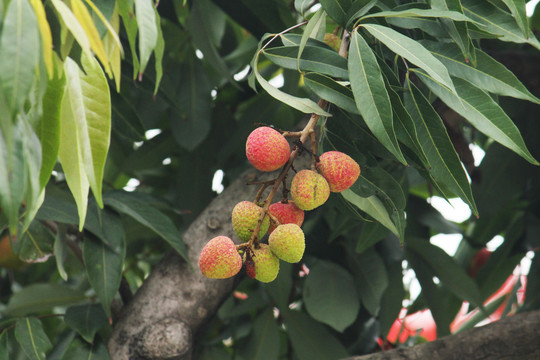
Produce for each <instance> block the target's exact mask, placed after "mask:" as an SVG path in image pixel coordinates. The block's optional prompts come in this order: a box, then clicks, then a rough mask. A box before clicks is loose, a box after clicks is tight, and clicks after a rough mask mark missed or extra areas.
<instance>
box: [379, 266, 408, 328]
mask: <svg viewBox="0 0 540 360" xmlns="http://www.w3.org/2000/svg"><path fill="white" fill-rule="evenodd" d="M404 297H405V289H404V288H403V269H402V267H401V261H395V262H393V263H392V264H391V265H390V267H389V268H388V286H387V287H386V290H385V291H384V293H383V295H382V298H381V301H380V306H381V310H380V312H379V326H380V333H381V334H388V331H390V328H391V327H392V324H393V323H394V321H395V320H396V319H397V318H398V316H399V312H400V311H401V308H402V306H403V304H402V301H403V299H404Z"/></svg>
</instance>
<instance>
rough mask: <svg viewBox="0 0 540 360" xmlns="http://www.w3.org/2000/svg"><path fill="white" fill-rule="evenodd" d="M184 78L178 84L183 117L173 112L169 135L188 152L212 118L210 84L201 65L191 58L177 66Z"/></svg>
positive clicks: (202, 134) (199, 140) (197, 142)
mask: <svg viewBox="0 0 540 360" xmlns="http://www.w3.org/2000/svg"><path fill="white" fill-rule="evenodd" d="M180 71H181V73H182V74H185V76H186V79H183V80H181V81H180V84H179V89H178V104H179V105H180V107H181V108H182V110H183V114H178V113H177V112H173V113H174V114H175V115H176V116H174V117H171V121H172V124H173V126H172V133H173V135H174V139H175V140H176V142H177V143H178V144H179V145H180V146H182V147H184V148H186V149H187V150H193V149H195V148H196V147H197V146H198V145H199V144H200V143H201V142H202V141H203V140H204V139H205V138H206V137H207V136H208V133H209V131H210V122H211V118H212V96H211V95H210V92H211V90H212V84H211V83H210V80H209V79H208V75H207V74H206V70H205V68H204V67H203V65H202V63H201V62H200V61H199V60H198V59H196V58H194V57H190V58H189V59H188V60H187V63H184V64H182V65H181V66H180Z"/></svg>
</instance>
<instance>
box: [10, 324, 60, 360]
mask: <svg viewBox="0 0 540 360" xmlns="http://www.w3.org/2000/svg"><path fill="white" fill-rule="evenodd" d="M15 338H16V339H17V342H18V343H19V345H20V346H21V349H22V350H23V352H24V354H25V355H26V356H27V357H28V358H30V359H32V360H45V353H46V352H47V351H49V350H50V349H51V348H52V344H51V341H50V340H49V338H48V337H47V334H45V331H44V330H43V325H42V324H41V321H40V320H38V319H36V318H34V317H28V318H24V319H20V320H19V321H17V325H15Z"/></svg>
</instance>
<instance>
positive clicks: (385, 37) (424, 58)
mask: <svg viewBox="0 0 540 360" xmlns="http://www.w3.org/2000/svg"><path fill="white" fill-rule="evenodd" d="M362 27H364V28H365V29H366V30H367V31H369V33H370V34H371V35H373V36H374V37H375V38H376V39H378V40H379V41H381V42H382V43H383V44H384V45H386V46H387V47H388V48H389V49H390V50H392V51H393V52H395V53H396V54H398V55H400V56H402V57H404V58H405V59H407V60H409V61H410V62H412V63H413V64H415V65H416V66H418V67H420V68H422V69H424V70H425V71H426V72H427V73H428V74H430V75H431V76H432V77H433V78H434V79H436V80H437V81H438V82H440V83H441V84H443V85H444V86H446V87H447V88H449V89H450V90H452V91H455V89H454V85H453V83H452V79H451V78H450V75H449V74H448V70H447V69H446V67H445V66H444V65H443V64H442V63H441V62H440V61H439V60H437V59H436V58H435V57H434V56H433V55H431V53H430V52H429V51H428V50H427V49H426V48H425V47H423V46H422V45H421V44H420V43H419V42H418V41H415V40H413V39H411V38H409V37H407V36H405V35H402V34H400V33H399V32H397V31H395V30H393V29H391V28H389V27H386V26H381V25H375V24H364V25H362Z"/></svg>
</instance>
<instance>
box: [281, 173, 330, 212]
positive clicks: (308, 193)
mask: <svg viewBox="0 0 540 360" xmlns="http://www.w3.org/2000/svg"><path fill="white" fill-rule="evenodd" d="M291 196H292V198H293V200H294V203H295V204H296V206H298V208H300V209H302V210H313V209H315V208H316V207H318V206H321V205H322V204H324V203H325V202H326V200H328V197H329V196H330V187H329V186H328V182H327V181H326V179H325V178H324V177H323V176H322V175H320V174H317V173H316V172H315V171H312V170H301V171H299V172H298V173H297V174H296V175H295V176H294V178H293V181H292V184H291Z"/></svg>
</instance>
